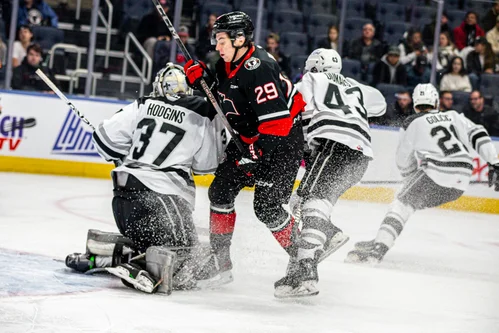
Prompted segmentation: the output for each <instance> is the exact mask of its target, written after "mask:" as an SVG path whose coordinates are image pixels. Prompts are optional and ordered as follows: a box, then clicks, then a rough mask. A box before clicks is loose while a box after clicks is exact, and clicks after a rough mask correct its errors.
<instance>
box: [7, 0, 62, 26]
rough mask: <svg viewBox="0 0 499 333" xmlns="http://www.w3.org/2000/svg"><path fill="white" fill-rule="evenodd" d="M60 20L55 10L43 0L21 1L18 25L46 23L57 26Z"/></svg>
mask: <svg viewBox="0 0 499 333" xmlns="http://www.w3.org/2000/svg"><path fill="white" fill-rule="evenodd" d="M58 23H59V20H58V18H57V15H56V14H55V12H54V11H53V10H52V8H50V6H49V5H47V4H46V3H45V2H44V1H43V0H24V1H20V4H19V12H18V14H17V26H18V27H19V26H22V25H46V26H51V27H54V28H57V24H58Z"/></svg>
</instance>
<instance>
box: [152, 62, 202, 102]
mask: <svg viewBox="0 0 499 333" xmlns="http://www.w3.org/2000/svg"><path fill="white" fill-rule="evenodd" d="M182 93H183V94H186V95H191V94H192V89H191V88H189V87H188V86H187V82H186V80H185V73H184V69H183V68H182V66H179V65H175V64H173V63H171V62H169V63H167V64H166V67H165V68H162V69H160V70H159V71H158V74H156V78H155V79H154V82H153V83H152V95H153V96H154V97H165V96H166V95H167V94H169V95H176V94H182Z"/></svg>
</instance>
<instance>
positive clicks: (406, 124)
mask: <svg viewBox="0 0 499 333" xmlns="http://www.w3.org/2000/svg"><path fill="white" fill-rule="evenodd" d="M425 115H426V113H424V112H421V113H416V114H413V115H410V116H409V117H407V118H405V120H404V122H403V123H402V128H403V129H404V131H405V130H407V127H409V125H410V124H411V123H412V122H413V121H414V120H416V119H418V118H420V117H423V116H425Z"/></svg>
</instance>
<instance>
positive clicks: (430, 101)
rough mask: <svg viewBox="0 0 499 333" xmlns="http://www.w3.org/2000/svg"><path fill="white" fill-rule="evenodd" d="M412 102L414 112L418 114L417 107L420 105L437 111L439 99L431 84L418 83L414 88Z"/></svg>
mask: <svg viewBox="0 0 499 333" xmlns="http://www.w3.org/2000/svg"><path fill="white" fill-rule="evenodd" d="M412 101H413V102H414V111H416V112H420V111H419V110H418V109H417V107H418V106H422V105H428V106H431V107H432V108H433V109H435V110H438V104H439V98H438V92H437V89H435V87H434V86H433V85H432V84H431V83H420V84H418V85H417V86H416V88H414V92H413V93H412Z"/></svg>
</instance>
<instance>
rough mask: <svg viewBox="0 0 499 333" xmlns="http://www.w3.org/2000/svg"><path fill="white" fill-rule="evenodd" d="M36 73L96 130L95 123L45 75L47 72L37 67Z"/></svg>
mask: <svg viewBox="0 0 499 333" xmlns="http://www.w3.org/2000/svg"><path fill="white" fill-rule="evenodd" d="M36 74H37V75H38V76H39V77H40V78H41V79H42V80H43V82H45V83H46V84H47V86H49V87H50V89H52V91H53V92H55V94H56V95H57V96H59V98H60V99H62V100H63V101H64V102H65V103H66V104H67V105H68V106H69V107H70V108H71V110H73V112H74V113H76V115H77V116H78V117H79V118H80V119H81V121H83V122H84V123H85V124H87V125H88V126H90V127H91V128H92V130H93V131H95V127H94V125H92V124H91V123H90V121H89V120H88V119H87V118H85V116H84V115H83V113H81V112H80V110H78V109H77V108H76V106H74V104H73V103H71V101H70V100H69V99H68V98H67V97H66V96H64V94H63V93H62V92H61V91H60V90H59V88H57V86H56V85H55V84H54V82H52V80H50V79H49V78H48V77H47V75H45V73H44V72H42V70H41V69H37V70H36Z"/></svg>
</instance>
